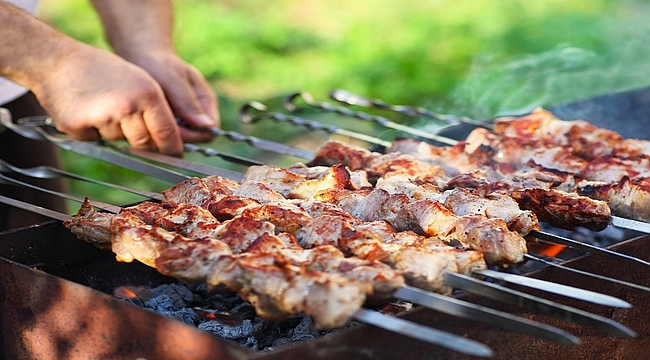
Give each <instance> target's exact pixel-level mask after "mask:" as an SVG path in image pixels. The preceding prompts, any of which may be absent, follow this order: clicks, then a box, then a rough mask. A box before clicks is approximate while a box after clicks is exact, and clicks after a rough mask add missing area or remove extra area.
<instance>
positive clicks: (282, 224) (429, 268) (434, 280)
mask: <svg viewBox="0 0 650 360" xmlns="http://www.w3.org/2000/svg"><path fill="white" fill-rule="evenodd" d="M214 180H215V179H214V178H212V179H209V180H208V182H209V183H212V184H214ZM219 183H220V185H219V187H220V188H221V189H223V188H224V187H226V188H227V187H229V185H228V184H229V182H228V181H226V180H224V179H221V180H220V181H219ZM230 183H232V182H230ZM204 184H205V181H202V180H199V179H190V180H188V181H187V182H185V183H181V184H178V185H177V186H175V187H173V188H172V189H170V190H169V191H167V192H166V194H165V197H166V199H168V200H171V201H178V200H181V201H182V202H196V201H198V202H201V203H204V206H207V207H209V208H213V211H214V209H220V211H219V213H218V214H219V216H224V214H225V213H226V212H227V211H236V212H237V211H241V208H240V207H239V206H241V205H242V204H243V205H245V206H244V207H245V208H246V210H244V211H243V212H242V214H241V215H235V217H234V218H232V220H234V219H238V221H242V220H243V219H248V221H253V222H259V220H256V219H255V218H260V217H261V219H263V220H264V221H268V220H273V221H272V222H275V223H277V224H279V226H278V227H277V228H279V229H280V228H281V229H283V230H288V228H287V227H294V228H295V227H296V226H298V225H301V227H300V229H299V230H297V231H296V232H295V233H296V238H299V239H300V243H301V245H308V244H307V242H308V241H310V240H311V241H313V240H314V239H318V241H323V239H322V236H328V235H329V236H330V237H331V236H332V235H333V238H332V240H334V241H336V242H337V243H339V244H341V242H347V243H348V244H350V245H353V246H355V245H356V246H357V247H356V249H358V250H360V251H361V253H359V252H354V253H355V255H361V257H366V261H367V260H370V258H371V257H377V256H383V255H382V254H381V253H382V252H385V251H386V250H387V249H386V248H385V247H384V248H383V249H382V248H380V247H378V246H377V245H378V244H381V242H380V241H377V239H376V238H377V236H376V234H373V233H371V232H368V231H356V230H354V229H352V228H350V227H349V226H348V228H347V230H345V231H346V232H347V236H348V237H349V238H347V239H346V238H345V237H344V236H346V234H344V233H343V232H342V231H341V230H343V229H340V228H339V229H337V226H336V225H334V226H333V227H332V226H331V225H332V224H336V223H337V221H336V220H337V218H338V217H337V216H333V215H321V218H320V219H319V220H320V221H314V222H313V223H312V224H310V225H306V224H301V223H300V221H298V223H297V224H296V222H295V220H296V218H297V217H298V218H300V217H303V218H304V216H305V215H306V214H301V212H300V211H299V210H297V209H296V208H295V206H294V209H291V208H290V205H291V204H290V203H284V204H282V205H280V206H279V205H278V204H275V203H267V204H264V205H262V206H253V207H250V205H251V201H252V200H251V198H250V197H244V198H238V197H236V196H235V197H233V196H226V197H224V198H222V199H220V200H216V199H215V198H214V194H213V193H211V194H209V195H208V193H207V192H206V191H201V187H202V185H203V186H204ZM224 185H225V186H224ZM203 190H205V188H204V189H203ZM236 191H240V192H242V193H244V194H248V195H251V192H257V193H258V194H259V195H258V199H261V198H267V201H268V200H270V199H273V198H274V199H275V201H279V199H278V197H281V196H280V195H279V194H278V193H275V192H272V191H270V189H267V188H265V186H264V184H261V183H253V182H251V183H248V184H246V183H245V184H242V186H241V187H240V188H238V189H237V190H236ZM188 196H189V198H188ZM206 196H208V197H209V198H210V200H209V201H208V202H209V203H210V204H211V205H212V206H209V205H207V204H206V203H205V201H204V200H205V198H206ZM269 196H270V197H271V198H268V197H269ZM260 197H261V198H260ZM174 199H176V200H174ZM215 201H216V202H215ZM226 204H229V205H230V206H228V205H226ZM235 204H238V205H236V206H234V205H235ZM258 205H259V204H258ZM303 205H305V204H303ZM142 206H143V207H144V208H148V211H141V210H140V211H138V210H135V211H136V212H137V213H138V214H143V215H141V217H142V218H148V219H150V220H148V221H146V222H151V221H152V220H151V217H152V216H154V215H151V214H156V211H155V210H153V211H152V210H151V208H150V207H151V206H152V205H151V204H146V203H143V205H142ZM153 206H157V207H160V205H153ZM305 206H308V207H311V208H312V211H316V212H317V213H319V214H322V212H323V211H326V212H329V213H331V211H327V210H326V209H323V208H322V207H320V206H318V205H314V204H313V203H312V204H311V205H305ZM269 207H270V208H271V209H269ZM133 211H134V210H132V209H131V210H130V209H126V210H125V211H123V212H133ZM191 213H192V212H191V211H187V210H181V211H179V212H177V213H176V214H174V215H173V216H171V217H170V218H169V219H165V220H160V219H159V221H161V222H162V223H164V224H165V226H164V227H166V228H174V229H176V230H182V229H187V227H188V224H187V223H186V222H184V220H183V219H182V218H183V217H184V216H187V214H191ZM303 213H304V211H303ZM335 213H336V214H340V213H341V212H340V211H336V212H335ZM208 214H209V213H208ZM232 214H233V213H229V215H230V216H228V217H231V216H232ZM256 214H257V215H256ZM331 214H334V213H331ZM244 215H245V216H244ZM338 220H341V219H338ZM76 221H79V222H80V223H81V224H86V223H87V222H86V221H85V220H84V218H83V217H81V218H79V217H78V218H77V219H76ZM175 222H176V223H175ZM179 222H180V223H179ZM111 223H112V222H111ZM198 224H199V225H200V224H201V223H200V222H199V223H198ZM339 224H341V222H340V221H339ZM194 225H196V224H194V223H192V225H191V226H192V229H194V230H195V229H196V228H197V226H194ZM198 227H200V226H198ZM203 227H204V228H206V227H207V228H211V226H210V225H209V224H207V225H206V224H203ZM307 228H310V230H306V229H307ZM301 231H302V233H303V234H302V236H300V235H299V233H300V232H301ZM305 231H306V232H305ZM332 231H334V234H332V233H331V232H332ZM350 231H352V233H350ZM73 232H75V233H78V234H80V235H81V236H82V237H83V236H85V235H87V234H93V233H94V232H93V231H89V230H87V229H83V226H82V230H80V231H76V230H73ZM229 232H232V233H233V234H230V235H228V233H229ZM328 232H329V234H328ZM337 232H338V233H340V234H337ZM219 234H221V235H219ZM224 234H225V235H224ZM187 235H190V234H187ZM213 235H215V236H217V235H218V236H225V238H224V240H225V239H226V238H227V239H230V240H231V241H235V242H238V245H235V246H236V247H233V246H232V245H231V247H232V248H233V250H234V251H235V252H237V251H239V250H241V248H243V247H245V246H246V245H245V244H244V245H242V244H241V241H242V240H241V239H243V238H246V236H249V238H250V234H249V235H246V234H244V233H241V232H237V231H236V228H235V229H232V228H231V229H229V230H223V229H222V231H220V232H218V233H214V234H213ZM191 236H196V234H194V235H191ZM215 236H210V238H215ZM253 238H255V236H253ZM289 238H291V237H289ZM337 238H338V239H337ZM366 238H368V239H367V240H366ZM122 239H123V238H122ZM126 239H127V240H119V239H118V240H117V242H118V243H119V244H120V245H119V246H118V247H117V249H118V250H117V251H116V247H115V246H113V250H114V251H115V252H117V253H119V252H120V250H121V249H122V248H123V246H122V245H121V244H124V243H128V242H129V240H128V238H126ZM91 241H92V240H91ZM113 241H114V243H113V245H115V241H116V240H113ZM226 241H227V240H226ZM227 242H228V241H227ZM100 243H105V241H103V242H102V241H100ZM364 243H365V245H370V246H366V249H370V250H372V251H370V252H365V253H364V251H366V250H364V246H363V245H364ZM319 245H323V246H328V245H332V244H325V243H321V244H319ZM359 245H361V246H359ZM249 246H250V245H249ZM260 246H261V245H260ZM312 246H313V245H309V247H312ZM317 248H320V246H317V247H315V248H314V249H317ZM437 248H439V250H438V251H437V252H432V251H428V249H424V248H416V247H410V246H400V245H399V244H390V245H389V247H388V250H389V251H391V252H393V253H395V254H389V255H391V258H390V259H391V260H390V261H389V263H390V262H391V261H394V263H393V264H391V265H395V264H397V265H405V266H406V268H400V267H399V266H397V270H399V271H400V272H401V273H402V274H406V273H407V272H409V271H412V270H415V272H411V273H412V274H413V273H415V274H416V275H417V274H419V276H420V277H421V279H416V280H418V281H417V282H416V284H417V285H420V286H427V284H429V286H434V287H438V286H440V284H439V282H440V278H441V275H443V274H442V273H441V271H440V265H442V266H444V267H447V266H448V267H455V266H456V262H457V263H458V264H460V263H462V262H463V261H465V263H466V265H465V271H468V269H471V268H472V267H474V266H476V267H483V266H484V265H481V261H480V260H481V259H480V256H479V254H478V253H474V254H473V255H474V256H472V254H469V256H467V257H466V258H469V259H470V260H471V259H472V258H474V260H471V261H470V262H468V261H466V259H463V256H462V254H458V253H459V251H457V250H455V249H451V248H448V249H442V247H441V246H439V247H437ZM235 249H239V250H235ZM347 250H351V248H350V247H347ZM452 254H456V255H452ZM438 255H442V256H438ZM457 255H461V256H457ZM128 256H130V255H127V256H126V258H127V259H128ZM409 256H410V259H409V258H407V257H409ZM423 256H424V257H423ZM401 258H403V259H401ZM418 258H419V259H420V261H417V262H413V261H412V260H414V259H418ZM456 259H460V260H459V261H457V260H456ZM384 260H385V259H384ZM408 260H411V262H409V261H408ZM350 266H351V264H347V265H345V266H343V267H345V268H349V267H350ZM418 268H423V269H424V270H425V272H426V273H423V272H422V270H418ZM159 269H160V268H159ZM447 270H452V269H451V268H448V269H447ZM189 272H192V269H190V271H189ZM163 273H164V271H163ZM444 275H447V277H446V280H449V276H450V274H449V273H448V272H445V274H444ZM423 276H428V278H422V277H423ZM177 277H178V276H177ZM454 279H455V280H456V281H457V282H458V281H460V282H462V281H466V280H467V279H463V278H462V277H459V278H456V277H454ZM373 280H375V281H376V278H375V279H373ZM410 280H411V281H413V277H411V278H410ZM425 282H426V283H425ZM397 284H399V283H397ZM378 285H381V282H380V284H378ZM393 285H395V284H393ZM381 288H382V287H381V286H380V288H379V289H378V291H379V293H381V292H382V291H380V289H381ZM383 288H384V290H383V292H385V291H386V290H385V289H388V290H391V291H393V290H394V288H391V287H390V286H388V287H387V286H386V285H384V286H383ZM438 290H441V291H448V290H445V289H438ZM418 294H419V295H418ZM393 295H394V296H397V297H400V298H403V299H407V300H409V299H413V297H414V295H415V296H416V297H417V298H419V299H422V300H421V301H425V303H423V302H421V301H420V302H417V301H416V302H417V303H420V304H423V305H425V306H427V303H426V301H427V297H429V298H430V297H431V295H430V294H429V295H426V293H421V292H417V291H415V293H414V290H413V289H411V288H409V287H405V286H401V287H399V289H397V290H395V291H394V292H393ZM524 298H526V300H524V302H525V303H526V302H529V301H531V298H530V297H529V296H524ZM519 301H521V298H520V300H519ZM545 306H547V307H548V306H550V307H551V308H554V310H552V311H551V313H548V314H549V315H552V316H558V317H561V318H564V319H566V320H568V319H571V320H570V321H574V322H577V323H581V324H584V325H590V326H594V325H596V324H594V321H593V320H592V317H593V316H591V315H589V314H586V313H583V312H580V311H576V310H575V309H572V310H571V311H570V312H566V311H565V310H566V309H562V308H558V307H557V304H553V303H548V302H547V303H546V304H545ZM529 308H531V307H529ZM532 308H539V307H537V306H536V305H534V306H532ZM436 309H437V310H440V309H439V308H437V307H436ZM467 310H471V309H467V308H465V309H462V310H457V311H459V312H460V313H459V314H462V313H463V312H466V311H467ZM441 311H445V310H441ZM471 313H475V312H471ZM465 315H466V316H467V315H470V313H467V314H465ZM479 316H481V315H479ZM482 316H485V319H481V320H484V321H486V322H489V323H491V324H497V325H500V326H502V327H506V328H512V329H516V330H517V331H521V332H525V331H531V334H532V333H533V332H534V333H536V334H537V333H539V332H540V330H539V329H538V328H533V327H529V328H528V329H526V328H525V327H524V326H522V325H521V324H512V322H510V324H508V323H504V321H503V320H504V319H499V317H496V316H494V314H492V313H483V315H482ZM494 319H497V320H498V321H497V322H496V323H493V322H492V320H494ZM599 320H600V321H603V319H599ZM596 328H598V329H600V330H601V331H604V332H607V333H609V334H614V335H620V336H627V335H625V334H626V331H625V330H624V329H623V330H622V329H621V328H620V326H619V325H617V324H608V322H605V323H602V324H599V325H598V326H596ZM545 336H548V335H545Z"/></svg>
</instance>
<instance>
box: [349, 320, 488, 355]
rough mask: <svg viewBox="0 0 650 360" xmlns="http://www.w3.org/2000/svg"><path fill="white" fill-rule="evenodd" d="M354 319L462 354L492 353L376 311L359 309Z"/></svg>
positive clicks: (467, 341) (450, 336) (459, 337)
mask: <svg viewBox="0 0 650 360" xmlns="http://www.w3.org/2000/svg"><path fill="white" fill-rule="evenodd" d="M354 317H355V318H356V319H357V320H359V321H361V322H364V323H366V324H370V325H373V326H376V327H379V328H382V329H385V330H388V331H391V332H394V333H398V334H401V335H404V336H408V337H411V338H415V339H418V340H422V341H426V342H428V343H431V344H434V345H439V346H442V347H444V348H447V349H450V350H454V351H457V352H460V353H463V354H468V355H474V356H481V357H491V356H493V355H494V351H492V349H490V348H489V347H487V346H486V345H484V344H481V343H479V342H477V341H474V340H471V339H467V338H464V337H462V336H459V335H454V334H452V333H448V332H445V331H441V330H437V329H433V328H430V327H428V326H424V325H419V324H416V323H413V322H411V321H407V320H404V319H401V318H398V317H394V316H387V315H383V314H381V313H379V312H376V311H370V310H367V309H359V310H358V311H357V312H356V313H355V314H354Z"/></svg>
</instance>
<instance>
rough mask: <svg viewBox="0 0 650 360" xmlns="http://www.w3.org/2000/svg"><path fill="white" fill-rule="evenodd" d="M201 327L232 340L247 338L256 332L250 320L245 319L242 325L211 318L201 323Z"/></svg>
mask: <svg viewBox="0 0 650 360" xmlns="http://www.w3.org/2000/svg"><path fill="white" fill-rule="evenodd" d="M199 329H201V330H203V331H206V332H209V333H211V334H214V335H217V336H220V337H222V338H224V339H230V340H235V339H247V338H248V337H250V336H251V335H253V333H254V328H253V324H252V322H251V321H250V320H244V321H243V322H242V324H241V325H240V326H229V325H225V324H223V323H222V322H220V321H214V320H210V321H206V322H203V323H201V324H199Z"/></svg>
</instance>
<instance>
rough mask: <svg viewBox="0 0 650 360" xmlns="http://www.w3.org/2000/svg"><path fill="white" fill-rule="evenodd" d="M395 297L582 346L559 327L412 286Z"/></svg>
mask: <svg viewBox="0 0 650 360" xmlns="http://www.w3.org/2000/svg"><path fill="white" fill-rule="evenodd" d="M393 296H395V297H397V298H399V299H402V300H406V301H410V302H412V303H414V304H418V305H422V306H425V307H427V308H430V309H433V310H436V311H439V312H442V313H445V314H449V315H453V316H457V317H461V318H465V319H470V320H474V321H478V322H481V323H484V324H488V325H492V326H497V327H500V328H502V329H506V330H510V331H513V332H517V333H520V334H526V335H530V336H534V337H537V338H540V339H545V340H548V341H553V342H556V343H560V344H579V343H580V339H578V338H577V337H575V336H573V335H571V334H570V333H568V332H566V331H564V330H560V329H558V328H556V327H553V326H549V325H545V324H541V323H539V322H536V321H531V320H528V319H525V318H521V317H513V316H512V315H510V314H508V313H504V312H501V311H497V310H494V309H490V308H488V307H485V306H480V305H476V304H473V303H470V302H467V301H463V300H459V299H454V298H452V297H449V296H444V295H439V294H433V293H430V292H427V291H423V290H421V289H418V288H415V287H412V286H402V287H401V288H400V289H398V290H397V291H396V292H395V293H393Z"/></svg>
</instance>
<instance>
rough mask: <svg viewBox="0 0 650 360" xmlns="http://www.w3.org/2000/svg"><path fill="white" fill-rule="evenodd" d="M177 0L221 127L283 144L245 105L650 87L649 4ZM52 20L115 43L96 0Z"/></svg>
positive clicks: (62, 5)
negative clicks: (336, 97)
mask: <svg viewBox="0 0 650 360" xmlns="http://www.w3.org/2000/svg"><path fill="white" fill-rule="evenodd" d="M174 4H175V10H176V19H175V20H176V22H175V42H176V45H177V49H178V51H179V53H180V55H181V56H182V57H183V58H184V59H186V60H187V61H188V62H190V63H191V64H193V65H195V66H196V67H197V68H198V69H199V70H200V71H201V72H202V73H203V74H204V75H205V76H206V78H207V79H208V80H209V81H210V83H211V84H212V86H213V87H214V89H215V91H216V92H217V93H218V94H219V96H220V99H221V107H222V120H223V121H222V122H223V127H224V128H225V129H228V130H236V131H243V132H248V133H251V134H254V135H256V136H266V137H267V138H271V139H287V138H289V136H287V133H292V131H294V130H291V129H289V128H286V127H283V126H280V125H273V124H271V125H263V126H261V127H259V128H256V129H252V128H247V127H245V126H242V125H241V124H239V122H238V120H237V117H236V110H237V108H238V107H239V105H241V104H242V103H243V102H245V101H249V100H259V101H263V102H273V101H274V99H277V98H279V97H281V96H283V95H285V94H287V93H289V92H293V91H308V92H310V93H312V94H313V95H314V96H315V97H316V98H317V99H318V100H326V99H327V95H328V93H329V91H330V90H332V89H336V88H340V89H346V90H349V91H352V92H355V93H358V94H362V95H365V96H369V97H373V98H380V99H383V100H385V101H388V102H391V103H397V104H410V105H419V106H425V107H427V108H429V109H431V110H436V111H439V112H445V113H453V114H457V115H464V116H469V117H472V118H475V119H485V118H490V117H493V116H495V115H499V114H507V113H521V112H523V111H526V110H530V109H532V108H533V107H536V106H545V105H551V104H559V103H563V102H569V101H572V100H577V99H582V98H587V97H591V96H594V95H598V94H603V93H610V92H617V91H622V90H627V89H632V88H637V87H643V86H647V85H648V84H650V46H649V44H650V25H649V24H650V22H649V21H648V19H650V4H648V3H647V2H645V1H607V0H595V1H583V0H546V1H529V0H527V1H524V0H511V1H500V0H480V1H479V0H475V1H468V0H458V1H444V0H404V1H388V0H364V1H342V0H275V1H262V0H227V1H226V0H223V1H217V0H212V1H207V0H202V1H198V0H177V1H175V2H174ZM40 15H41V17H42V18H44V19H46V20H47V21H49V22H51V23H52V24H54V25H55V26H56V27H57V28H59V29H61V30H62V31H63V32H65V33H67V34H69V35H71V36H73V37H75V38H77V39H80V40H82V41H85V42H88V43H91V44H95V45H97V46H101V47H106V43H105V41H104V40H103V34H102V31H101V26H100V25H99V22H98V19H97V16H96V15H95V14H94V12H93V11H92V7H91V5H90V4H89V1H87V0H44V1H43V3H42V6H41V12H40ZM395 120H397V121H401V120H402V119H395ZM404 121H406V119H404ZM409 121H420V123H421V122H422V121H423V120H409ZM379 134H380V133H379ZM223 146H225V147H226V148H227V147H228V146H229V145H223ZM230 147H232V145H230ZM236 148H237V149H236V151H241V152H243V153H244V154H251V153H250V152H247V151H248V150H243V149H242V146H237V147H236ZM253 155H254V154H253ZM67 163H68V166H69V167H71V168H74V167H77V168H80V169H82V170H83V171H85V172H93V173H95V174H97V175H98V176H100V177H104V178H110V177H111V176H114V177H115V179H119V180H120V181H123V180H124V178H125V176H126V177H128V176H129V175H125V174H124V173H121V172H117V173H116V172H114V171H107V170H106V169H104V168H103V167H102V166H103V165H97V164H95V163H94V162H80V161H79V160H78V159H75V160H74V161H72V160H70V159H69V158H68V160H67ZM143 181H144V184H142V186H145V187H151V186H152V185H150V184H149V182H148V181H146V180H143ZM75 186H76V185H75ZM79 191H81V192H84V191H91V190H88V189H84V188H82V189H81V190H79ZM114 201H118V202H119V201H125V199H124V198H121V197H120V198H116V199H114Z"/></svg>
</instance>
